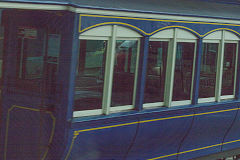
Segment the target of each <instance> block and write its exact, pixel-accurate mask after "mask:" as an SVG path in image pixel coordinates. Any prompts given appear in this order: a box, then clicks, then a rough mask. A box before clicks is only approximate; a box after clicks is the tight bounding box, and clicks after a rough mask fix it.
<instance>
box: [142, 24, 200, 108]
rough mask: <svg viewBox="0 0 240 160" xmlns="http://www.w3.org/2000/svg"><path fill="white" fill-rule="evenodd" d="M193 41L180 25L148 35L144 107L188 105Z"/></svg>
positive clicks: (193, 53)
mask: <svg viewBox="0 0 240 160" xmlns="http://www.w3.org/2000/svg"><path fill="white" fill-rule="evenodd" d="M196 42H197V37H196V36H195V35H194V34H192V33H191V32H189V31H186V30H183V29H180V28H172V29H166V30H162V31H159V32H158V33H156V34H154V35H152V36H151V37H150V42H149V54H148V66H147V74H146V86H145V93H144V95H145V96H144V107H153V106H168V107H170V106H174V105H186V104H191V99H192V85H193V76H194V72H193V71H194V64H195V54H196Z"/></svg>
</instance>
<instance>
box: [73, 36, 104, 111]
mask: <svg viewBox="0 0 240 160" xmlns="http://www.w3.org/2000/svg"><path fill="white" fill-rule="evenodd" d="M106 51H107V41H105V40H80V52H79V63H78V70H77V75H76V81H75V97H74V99H75V103H74V110H78V111H79V110H93V109H101V108H102V97H103V85H104V70H105V59H106Z"/></svg>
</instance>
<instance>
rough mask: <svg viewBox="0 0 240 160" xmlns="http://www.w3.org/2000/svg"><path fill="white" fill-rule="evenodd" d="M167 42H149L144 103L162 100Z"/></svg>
mask: <svg viewBox="0 0 240 160" xmlns="http://www.w3.org/2000/svg"><path fill="white" fill-rule="evenodd" d="M167 53H168V42H155V41H152V42H149V53H148V65H147V74H146V85H145V93H144V103H153V102H163V95H164V85H165V74H166V63H167Z"/></svg>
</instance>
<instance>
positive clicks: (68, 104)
mask: <svg viewBox="0 0 240 160" xmlns="http://www.w3.org/2000/svg"><path fill="white" fill-rule="evenodd" d="M63 21H64V22H63V24H64V25H62V26H61V27H62V28H61V29H62V32H61V37H62V38H61V48H60V56H59V72H58V75H57V79H58V83H59V84H61V86H59V88H58V91H57V93H59V95H58V97H57V102H58V103H57V104H58V105H57V106H56V111H55V113H56V128H55V133H56V134H55V135H54V139H53V143H52V146H58V147H56V148H53V149H52V150H51V151H50V152H51V153H50V154H49V155H50V156H52V157H51V158H52V159H61V157H62V156H63V154H64V150H65V146H66V144H65V143H66V142H65V141H63V140H65V138H67V137H68V129H69V127H70V122H69V119H70V115H71V114H72V105H73V94H74V86H73V84H74V80H75V77H74V73H75V72H74V70H73V68H74V67H75V66H74V65H75V64H76V62H74V60H75V59H74V58H76V57H75V54H76V51H77V50H78V44H77V43H78V39H77V33H76V32H77V31H76V24H77V21H78V18H77V16H76V14H74V13H71V12H66V13H65V14H64V19H63ZM73 53H74V54H73ZM51 158H50V159H51Z"/></svg>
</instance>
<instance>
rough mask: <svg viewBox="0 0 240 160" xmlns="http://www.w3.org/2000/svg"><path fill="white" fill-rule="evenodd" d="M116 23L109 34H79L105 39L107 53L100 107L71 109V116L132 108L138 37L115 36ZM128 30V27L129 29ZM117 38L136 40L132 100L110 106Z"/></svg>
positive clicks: (81, 38)
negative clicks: (122, 104) (120, 104)
mask: <svg viewBox="0 0 240 160" xmlns="http://www.w3.org/2000/svg"><path fill="white" fill-rule="evenodd" d="M117 27H118V26H117V25H112V30H111V36H92V35H89V36H88V35H80V36H79V40H106V41H107V42H108V45H107V53H106V62H105V75H104V86H103V98H102V108H101V109H93V110H81V111H73V117H83V116H93V115H101V114H105V115H108V114H110V113H113V112H119V111H126V110H131V109H134V107H135V99H136V88H137V77H138V65H139V54H140V43H141V41H140V37H141V35H140V34H139V36H138V37H119V36H117ZM129 30H130V29H129ZM117 40H137V42H138V46H137V57H136V67H135V73H134V74H135V77H134V88H133V101H132V104H131V105H124V106H113V107H112V106H111V100H112V99H111V96H112V85H113V73H114V62H115V46H116V41H117Z"/></svg>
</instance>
